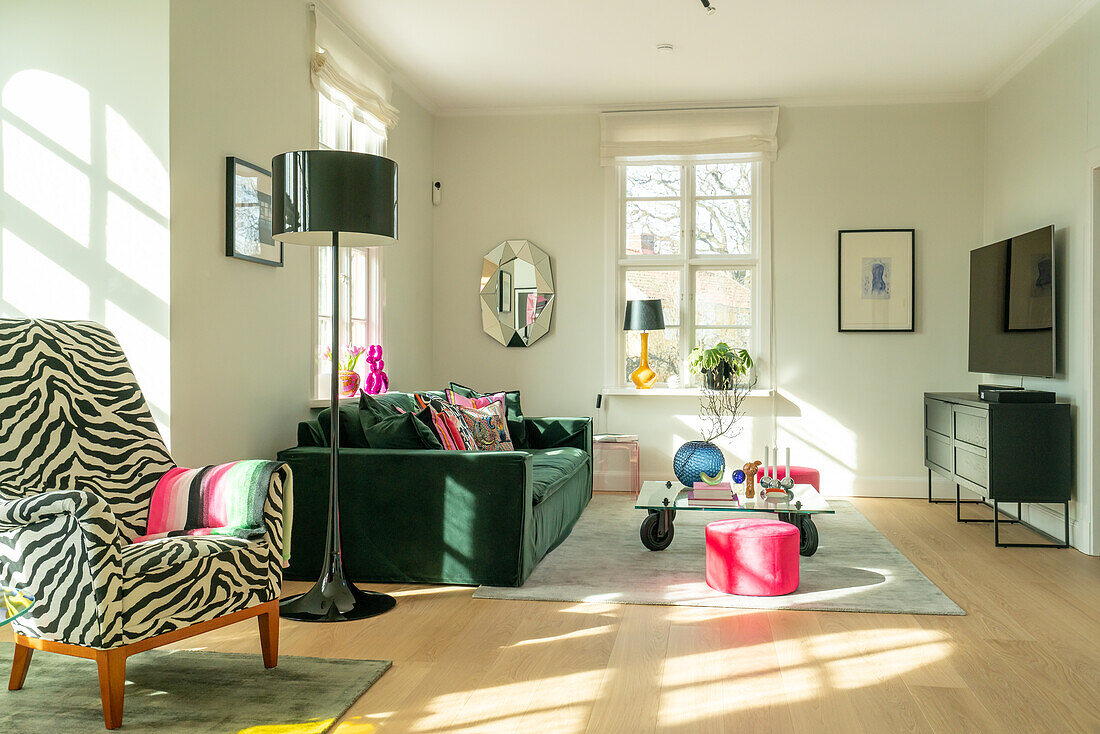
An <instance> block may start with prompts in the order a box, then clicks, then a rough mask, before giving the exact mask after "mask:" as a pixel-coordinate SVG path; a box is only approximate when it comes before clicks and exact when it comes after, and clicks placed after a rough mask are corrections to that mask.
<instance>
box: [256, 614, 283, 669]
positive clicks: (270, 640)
mask: <svg viewBox="0 0 1100 734" xmlns="http://www.w3.org/2000/svg"><path fill="white" fill-rule="evenodd" d="M266 607H267V611H266V612H264V613H263V614H261V615H259V616H258V617H256V621H257V622H258V623H259V626H260V651H261V652H262V653H263V656H264V667H265V668H274V667H275V666H276V665H278V664H279V602H278V600H275V601H272V602H268V604H267V605H266Z"/></svg>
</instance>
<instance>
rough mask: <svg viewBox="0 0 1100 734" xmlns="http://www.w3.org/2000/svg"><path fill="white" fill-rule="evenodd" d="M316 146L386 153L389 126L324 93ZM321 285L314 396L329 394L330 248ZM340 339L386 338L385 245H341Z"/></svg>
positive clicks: (321, 265) (322, 254) (319, 262)
mask: <svg viewBox="0 0 1100 734" xmlns="http://www.w3.org/2000/svg"><path fill="white" fill-rule="evenodd" d="M317 119H318V132H317V140H318V146H319V147H321V148H327V149H332V150H353V151H356V152H359V153H373V154H375V155H383V154H384V153H385V149H386V135H385V133H384V132H378V131H379V130H382V131H384V130H385V129H386V128H385V126H384V125H382V124H381V123H379V124H378V125H377V126H371V125H368V124H366V123H364V122H360V121H359V120H356V119H353V118H352V116H351V115H350V114H349V113H348V112H347V110H345V109H344V108H343V107H340V106H339V105H337V104H335V103H334V102H332V101H331V100H329V98H328V97H326V96H325V95H323V94H318V95H317ZM316 258H317V259H316V267H317V277H316V279H315V281H314V282H315V283H316V284H317V291H316V298H315V299H314V304H315V306H316V309H317V319H316V323H317V329H316V338H315V340H314V341H315V347H316V350H315V352H314V354H315V356H316V361H315V362H314V364H315V365H316V368H315V370H314V381H313V382H314V387H313V397H314V398H318V399H321V398H327V397H328V394H329V380H330V373H329V363H328V361H327V360H325V359H323V358H322V357H321V355H322V353H323V352H324V350H325V348H326V347H329V346H331V345H332V331H331V329H332V259H331V258H332V251H331V250H330V249H329V248H326V247H318V248H317V252H316ZM340 281H341V285H340V344H341V345H342V346H348V345H349V344H355V345H359V346H370V345H371V344H381V343H382V251H381V248H378V247H372V248H370V249H350V248H342V249H341V250H340ZM356 370H357V371H358V372H359V373H360V375H361V376H363V377H365V374H364V373H365V371H366V370H367V365H366V362H365V361H364V360H362V359H361V360H360V361H359V364H358V365H356Z"/></svg>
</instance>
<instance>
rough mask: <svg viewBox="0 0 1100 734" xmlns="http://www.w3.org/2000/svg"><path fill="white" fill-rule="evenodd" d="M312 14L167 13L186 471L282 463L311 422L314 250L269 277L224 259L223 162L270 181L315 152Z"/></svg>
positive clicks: (184, 4)
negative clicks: (246, 165) (262, 171)
mask: <svg viewBox="0 0 1100 734" xmlns="http://www.w3.org/2000/svg"><path fill="white" fill-rule="evenodd" d="M308 12H309V11H308V10H307V8H306V6H305V4H303V3H301V2H298V0H237V1H236V2H232V3H223V2H219V1H218V0H174V1H173V2H172V7H171V99H172V105H171V115H172V156H173V159H174V160H176V161H178V162H179V165H178V166H175V167H174V168H173V169H172V208H173V210H174V211H176V212H179V216H177V217H175V218H174V219H173V222H172V292H173V295H174V296H175V298H174V300H173V304H172V340H173V349H172V382H173V385H174V388H175V389H174V392H173V410H172V427H173V434H174V436H175V445H174V446H173V454H174V457H175V459H176V461H177V462H179V463H180V464H182V465H184V466H196V465H198V466H201V465H203V464H210V463H216V462H222V461H229V460H232V459H240V458H253V457H255V458H266V457H274V455H275V452H276V451H277V450H278V449H280V448H283V447H286V446H292V445H294V436H295V426H296V424H297V421H298V420H299V419H300V418H302V417H304V416H305V415H306V413H307V405H308V399H309V385H310V361H309V354H310V352H312V347H311V339H312V330H311V315H310V314H311V311H310V295H311V290H310V278H311V270H310V257H311V256H312V251H311V250H310V249H308V248H299V247H290V246H288V247H286V248H285V251H284V257H285V262H286V266H285V267H283V268H273V267H269V266H266V265H260V264H256V263H250V262H247V261H244V260H238V259H235V258H228V257H226V256H225V157H226V156H227V155H233V156H237V157H239V158H243V159H244V160H247V161H249V162H251V163H255V164H257V165H260V166H262V167H264V168H270V165H271V157H272V156H273V155H275V154H277V153H279V152H281V151H284V150H293V149H296V148H304V147H311V146H312V144H313V140H314V137H315V132H314V129H313V111H312V110H313V99H312V88H311V86H310V81H309V71H308V70H309V66H308V65H309V55H310V52H311V39H310V35H309V26H308V18H309V16H308Z"/></svg>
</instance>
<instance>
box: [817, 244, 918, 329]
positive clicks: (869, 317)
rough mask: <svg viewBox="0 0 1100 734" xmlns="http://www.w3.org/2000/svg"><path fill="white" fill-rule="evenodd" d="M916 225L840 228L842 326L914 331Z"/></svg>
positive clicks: (839, 312) (839, 318)
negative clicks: (907, 226)
mask: <svg viewBox="0 0 1100 734" xmlns="http://www.w3.org/2000/svg"><path fill="white" fill-rule="evenodd" d="M914 240H915V231H914V230H912V229H842V230H840V231H839V232H838V233H837V331H842V332H844V331H913V330H914V327H915V320H916V272H917V255H916V246H915V242H914Z"/></svg>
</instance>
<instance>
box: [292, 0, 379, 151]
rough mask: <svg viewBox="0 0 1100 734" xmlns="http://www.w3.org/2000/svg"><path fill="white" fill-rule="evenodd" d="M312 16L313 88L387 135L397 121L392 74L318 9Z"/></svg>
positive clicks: (360, 120) (311, 63) (310, 70)
mask: <svg viewBox="0 0 1100 734" xmlns="http://www.w3.org/2000/svg"><path fill="white" fill-rule="evenodd" d="M313 17H314V20H315V23H314V32H313V41H314V53H313V57H312V58H311V59H310V64H309V72H310V78H311V79H312V80H313V86H314V88H316V89H317V91H318V92H319V93H320V94H322V95H324V96H325V97H327V98H328V99H330V100H332V101H333V102H334V103H335V104H336V105H338V106H340V107H342V108H343V109H345V110H346V111H347V112H348V114H350V115H351V116H352V118H354V119H355V120H357V121H359V122H362V123H364V124H366V125H369V126H370V127H371V128H373V129H374V130H375V132H377V133H379V134H381V135H385V134H386V130H387V129H390V128H393V127H394V126H395V125H397V118H398V112H397V108H396V107H394V106H393V105H391V104H390V95H391V94H392V92H393V85H392V83H391V81H390V78H389V75H388V74H387V73H386V71H385V70H384V69H383V68H382V67H381V66H379V65H378V63H377V62H376V61H375V60H374V59H372V58H371V57H370V56H368V55H367V54H366V53H365V52H364V51H363V49H362V48H361V47H360V46H359V45H358V44H357V43H356V42H355V41H353V40H352V39H351V38H349V37H348V35H347V34H346V33H344V32H343V31H342V30H340V28H338V27H337V26H336V24H335V23H333V21H332V20H331V19H330V18H328V17H327V16H326V15H325V14H324V13H323V12H321V11H320V10H319V9H315V10H314V13H313ZM379 127H381V129H378V128H379Z"/></svg>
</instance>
